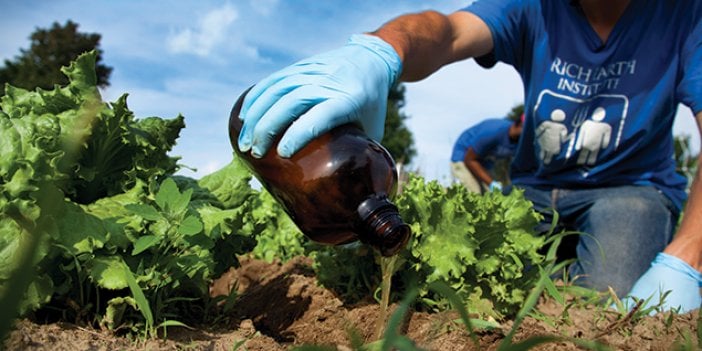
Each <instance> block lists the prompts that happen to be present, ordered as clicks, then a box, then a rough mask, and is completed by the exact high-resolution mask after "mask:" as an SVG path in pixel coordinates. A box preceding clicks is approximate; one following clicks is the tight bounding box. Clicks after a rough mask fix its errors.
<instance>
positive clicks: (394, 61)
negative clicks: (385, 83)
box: [347, 34, 402, 87]
mask: <svg viewBox="0 0 702 351" xmlns="http://www.w3.org/2000/svg"><path fill="white" fill-rule="evenodd" d="M347 45H359V46H361V47H363V48H365V49H367V50H368V51H370V52H372V53H373V54H375V55H377V56H378V57H380V59H381V60H382V61H383V62H384V63H385V65H386V66H387V67H386V68H387V72H388V78H389V83H390V84H389V87H392V86H393V85H394V84H395V83H396V82H397V81H398V79H399V77H400V74H401V73H402V60H401V59H400V56H399V55H398V53H397V51H395V48H393V47H392V45H390V44H389V43H388V42H386V41H385V40H383V39H381V38H380V37H378V36H375V35H372V34H354V35H352V36H351V37H350V38H349V41H348V43H347Z"/></svg>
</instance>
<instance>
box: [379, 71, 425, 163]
mask: <svg viewBox="0 0 702 351" xmlns="http://www.w3.org/2000/svg"><path fill="white" fill-rule="evenodd" d="M404 105H405V86H404V85H402V84H395V86H393V87H392V88H391V89H390V93H389V96H388V112H387V116H386V118H385V136H384V137H383V142H382V145H383V146H384V147H385V148H386V149H387V150H388V152H390V154H391V155H392V157H393V158H394V159H395V161H396V162H397V163H402V164H408V163H410V162H412V158H413V157H414V156H415V155H416V154H417V150H416V149H415V148H414V137H413V136H412V132H411V131H410V130H409V129H408V128H407V126H405V124H404V122H405V120H406V119H407V118H409V117H408V116H407V115H405V114H404V113H403V112H401V111H400V109H401V108H402V107H403V106H404Z"/></svg>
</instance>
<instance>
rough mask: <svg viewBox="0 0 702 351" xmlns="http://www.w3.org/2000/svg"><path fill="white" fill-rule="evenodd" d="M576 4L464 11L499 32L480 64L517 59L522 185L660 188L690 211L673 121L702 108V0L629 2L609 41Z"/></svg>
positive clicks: (513, 2) (517, 171)
mask: <svg viewBox="0 0 702 351" xmlns="http://www.w3.org/2000/svg"><path fill="white" fill-rule="evenodd" d="M571 3H572V1H571V0H483V1H476V2H474V3H473V4H471V5H470V6H468V7H467V8H466V9H465V10H467V11H470V12H472V13H474V14H476V15H477V16H478V17H480V18H481V19H483V21H485V23H487V25H488V27H489V28H490V30H491V32H492V38H493V42H494V49H493V52H492V53H491V54H490V55H488V56H487V57H482V58H479V59H478V60H477V61H478V63H480V64H481V65H483V66H487V67H489V66H490V65H492V64H494V62H495V60H496V61H500V62H504V63H506V64H509V65H512V66H513V67H514V68H515V69H516V70H517V71H518V72H519V74H520V76H521V78H522V81H523V83H524V87H525V92H526V94H525V103H524V104H525V106H526V109H525V113H526V122H525V125H524V131H523V134H522V137H521V138H520V144H519V146H518V149H517V152H516V154H515V159H514V161H513V162H512V168H511V169H512V180H513V182H514V183H516V184H528V185H534V186H544V187H561V188H587V187H593V186H597V187H599V186H614V185H627V184H635V185H653V186H655V187H657V188H658V189H659V190H661V191H662V192H663V193H664V194H666V195H667V196H668V197H669V198H670V199H671V200H673V202H674V203H675V204H676V205H677V206H678V208H680V207H682V203H683V202H684V200H685V198H686V193H685V186H686V179H685V178H684V177H683V176H682V175H680V174H678V173H676V171H675V161H674V159H673V134H672V130H673V128H672V127H673V119H674V117H675V114H676V110H677V105H678V103H683V104H685V105H687V106H689V107H690V108H691V109H692V111H693V112H694V113H695V114H697V113H698V112H700V111H701V110H702V25H701V24H700V17H702V16H701V15H702V1H694V0H678V1H661V0H635V1H631V2H630V3H629V5H628V7H627V9H626V11H625V12H624V14H623V15H622V16H621V18H620V19H619V22H618V23H617V24H616V26H615V27H614V29H613V30H612V32H611V34H610V35H609V38H608V39H607V41H606V43H604V44H603V43H602V40H601V39H600V38H599V36H598V35H597V34H596V32H595V31H594V30H593V28H592V27H591V26H590V24H589V23H588V22H587V19H586V18H585V16H584V15H583V13H582V10H581V9H579V8H578V7H577V5H572V4H571Z"/></svg>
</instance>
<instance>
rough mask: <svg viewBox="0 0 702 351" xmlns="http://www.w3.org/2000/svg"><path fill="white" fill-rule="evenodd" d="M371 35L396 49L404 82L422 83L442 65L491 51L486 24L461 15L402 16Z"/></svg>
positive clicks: (426, 13) (430, 13)
mask: <svg viewBox="0 0 702 351" xmlns="http://www.w3.org/2000/svg"><path fill="white" fill-rule="evenodd" d="M370 34H373V35H377V36H379V37H380V38H382V39H383V40H385V41H386V42H388V43H389V44H390V45H392V46H393V47H394V48H395V51H397V53H398V55H399V56H400V58H401V59H402V62H403V70H402V76H401V77H400V79H401V80H404V81H417V80H421V79H423V78H425V77H427V76H429V75H430V74H432V73H434V72H435V71H437V70H438V69H439V68H441V67H442V66H444V65H447V64H449V63H452V62H455V61H458V60H461V59H465V58H468V57H475V56H479V55H483V54H486V53H488V52H489V51H490V50H492V37H491V35H490V31H489V29H488V28H487V26H486V25H485V23H484V22H483V21H482V20H480V19H479V18H478V17H476V16H475V15H473V14H470V13H468V12H463V11H460V12H456V13H453V14H451V15H448V16H447V15H444V14H441V13H439V12H436V11H426V12H422V13H417V14H408V15H403V16H400V17H397V18H395V19H394V20H392V21H390V22H388V23H386V24H385V25H383V26H382V27H381V28H379V29H378V30H376V31H375V32H373V33H370Z"/></svg>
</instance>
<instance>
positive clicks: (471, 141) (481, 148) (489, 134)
mask: <svg viewBox="0 0 702 351" xmlns="http://www.w3.org/2000/svg"><path fill="white" fill-rule="evenodd" d="M513 123H514V122H512V121H511V120H509V119H506V118H491V119H486V120H484V121H482V122H480V123H478V124H476V125H475V126H473V127H470V128H468V129H466V130H465V131H463V133H461V135H460V136H459V137H458V139H457V140H456V142H455V143H454V146H453V152H452V153H451V162H463V161H464V160H465V157H466V153H467V152H468V149H469V148H472V149H473V152H475V154H476V155H477V156H478V160H479V161H480V164H481V165H482V166H483V167H485V169H487V170H492V168H493V166H494V163H495V161H496V160H499V159H506V158H510V157H512V155H514V151H515V150H516V148H517V143H516V142H514V141H511V140H510V138H509V127H510V126H511V125H512V124H513Z"/></svg>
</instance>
